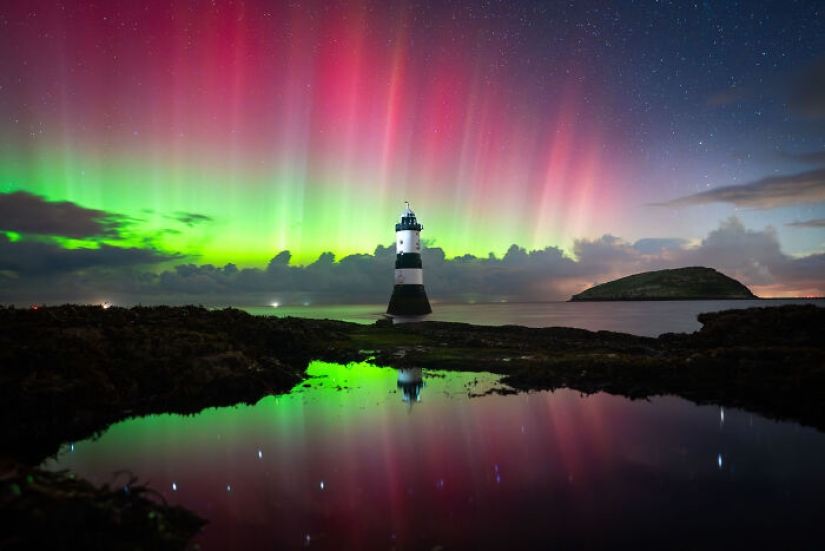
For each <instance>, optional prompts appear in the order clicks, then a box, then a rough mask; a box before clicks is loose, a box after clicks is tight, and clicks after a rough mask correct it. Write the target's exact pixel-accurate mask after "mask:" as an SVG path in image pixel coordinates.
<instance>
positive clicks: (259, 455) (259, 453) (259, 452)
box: [258, 450, 264, 459]
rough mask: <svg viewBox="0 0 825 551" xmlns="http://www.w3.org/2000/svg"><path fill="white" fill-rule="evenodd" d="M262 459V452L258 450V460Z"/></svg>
mask: <svg viewBox="0 0 825 551" xmlns="http://www.w3.org/2000/svg"><path fill="white" fill-rule="evenodd" d="M263 457H264V452H262V451H261V450H258V459H263Z"/></svg>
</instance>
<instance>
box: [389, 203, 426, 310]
mask: <svg viewBox="0 0 825 551" xmlns="http://www.w3.org/2000/svg"><path fill="white" fill-rule="evenodd" d="M423 229H424V226H422V225H421V224H419V223H418V220H417V219H416V217H415V213H414V212H413V211H412V210H410V204H409V203H407V208H406V209H405V210H404V212H402V213H401V222H399V223H398V224H396V225H395V285H394V286H393V290H392V296H391V297H390V304H389V306H387V313H388V314H394V315H401V316H420V315H424V314H429V313H431V312H432V308H430V301H429V299H428V298H427V292H426V291H425V290H424V273H423V266H422V265H421V230H423Z"/></svg>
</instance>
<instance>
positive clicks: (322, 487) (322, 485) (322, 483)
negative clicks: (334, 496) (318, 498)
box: [321, 480, 324, 490]
mask: <svg viewBox="0 0 825 551" xmlns="http://www.w3.org/2000/svg"><path fill="white" fill-rule="evenodd" d="M321 489H322V490H323V489H324V481H323V480H322V481H321Z"/></svg>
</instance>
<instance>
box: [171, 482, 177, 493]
mask: <svg viewBox="0 0 825 551" xmlns="http://www.w3.org/2000/svg"><path fill="white" fill-rule="evenodd" d="M172 490H173V491H175V492H177V491H178V485H177V484H176V483H174V482H173V483H172Z"/></svg>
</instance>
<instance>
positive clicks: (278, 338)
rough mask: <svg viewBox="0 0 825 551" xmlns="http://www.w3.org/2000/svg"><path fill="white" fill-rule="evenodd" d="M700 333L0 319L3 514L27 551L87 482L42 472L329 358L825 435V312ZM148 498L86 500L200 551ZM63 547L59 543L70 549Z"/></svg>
mask: <svg viewBox="0 0 825 551" xmlns="http://www.w3.org/2000/svg"><path fill="white" fill-rule="evenodd" d="M699 321H700V322H701V323H702V324H703V327H702V329H701V330H700V331H697V332H696V333H693V334H690V335H687V334H665V335H661V336H660V337H658V338H648V337H638V336H634V335H628V334H622V333H613V332H607V331H599V332H591V331H586V330H581V329H570V328H561V327H554V328H543V329H535V328H526V327H518V326H502V327H495V326H475V325H470V324H463V323H443V322H426V321H425V322H418V323H409V324H403V331H402V330H399V326H397V325H396V326H393V325H391V324H386V323H377V324H375V325H359V324H353V323H346V322H339V321H331V320H309V319H300V318H273V317H259V316H252V315H249V314H247V313H245V312H243V311H240V310H236V309H225V310H215V311H212V310H207V309H205V308H200V307H194V306H188V307H152V308H147V307H136V308H131V309H123V308H109V309H103V308H101V307H96V306H76V305H65V306H60V307H49V308H39V309H36V310H34V309H15V308H3V307H0V398H2V400H0V420H1V421H0V424H2V429H3V435H4V438H2V439H0V458H2V465H0V466H1V467H2V469H1V470H0V514H2V515H3V516H4V517H7V518H12V517H11V516H8V515H9V514H11V513H13V514H14V518H21V519H23V520H19V521H16V523H15V524H16V525H17V526H18V527H19V530H18V531H17V532H15V533H13V534H12V535H6V536H0V546H5V547H9V548H23V547H25V544H23V545H18V543H16V542H22V541H27V540H25V535H26V533H27V532H26V531H27V530H29V531H31V530H35V531H36V523H35V524H31V523H30V524H27V523H26V522H24V519H25V518H29V520H31V519H40V520H42V519H43V518H47V517H48V516H49V515H50V514H54V513H48V511H51V510H52V509H51V508H50V506H47V505H46V503H48V502H49V499H48V498H49V496H51V497H52V498H53V499H57V500H58V502H59V503H64V501H60V500H65V499H67V498H66V495H67V494H66V491H64V490H65V488H64V487H65V486H67V485H69V484H73V485H76V484H81V485H82V484H85V483H83V482H82V481H77V480H75V479H73V478H72V477H71V476H67V475H61V476H62V477H61V476H51V475H50V474H48V473H44V472H42V471H40V470H38V469H37V465H39V464H40V463H42V461H43V460H44V459H45V458H47V457H49V456H51V455H54V454H56V453H57V451H58V450H59V447H60V445H61V444H63V443H65V442H69V441H76V440H81V439H85V438H88V437H91V436H93V435H95V434H98V433H100V432H102V431H105V430H106V428H107V427H108V426H109V425H111V424H112V423H115V422H117V421H120V420H123V419H126V418H129V417H133V416H140V415H147V414H150V413H162V412H180V413H195V412H197V411H200V410H201V409H203V408H205V407H212V406H221V405H231V404H236V403H241V402H245V403H255V402H257V401H258V400H259V399H261V398H262V397H264V396H266V395H270V394H279V393H284V392H288V391H289V390H290V389H291V388H292V387H293V386H295V384H297V383H299V382H300V381H301V380H302V379H303V378H304V377H305V369H306V366H307V365H308V363H309V361H310V360H313V359H320V360H326V361H334V362H341V363H347V362H350V361H363V360H367V359H369V360H370V361H371V362H373V363H374V364H376V365H382V366H390V367H396V368H400V367H411V366H414V367H422V368H425V369H439V370H456V371H489V372H493V373H498V374H501V375H503V376H504V380H503V382H504V383H505V384H507V385H509V386H510V387H511V388H513V389H514V392H519V391H531V390H543V389H554V388H562V387H568V388H573V389H577V390H580V391H581V392H584V393H593V392H601V391H604V392H610V393H613V394H620V395H623V396H627V397H630V398H645V397H648V396H654V395H660V394H673V395H677V396H681V397H683V398H686V399H688V400H692V401H694V402H698V403H718V404H720V405H724V406H728V407H740V408H744V409H748V410H750V411H754V412H757V413H759V414H761V415H763V416H766V417H769V418H776V419H784V420H790V421H796V422H799V423H802V424H805V425H810V426H813V427H816V428H817V429H818V430H820V431H823V430H825V399H823V398H825V342H823V340H824V339H822V335H823V334H825V309H823V308H819V307H816V306H813V305H794V306H773V307H765V308H749V309H742V310H728V311H725V312H718V313H713V314H702V315H701V316H699ZM127 487H128V485H127ZM132 487H136V488H139V486H137V485H136V484H132ZM44 488H51V490H44ZM107 491H109V492H110V493H111V492H114V493H115V494H122V493H123V490H120V491H112V490H108V489H107ZM38 492H39V493H38ZM96 492H102V493H96ZM52 494H54V495H52ZM148 494H149V493H148V492H145V491H144V492H136V491H132V492H131V494H130V495H129V496H128V497H129V499H121V500H117V499H108V498H105V497H104V496H107V495H109V496H110V494H106V493H105V492H104V491H103V490H96V489H93V488H90V487H88V486H83V487H82V489H81V488H80V487H79V486H73V490H72V495H74V496H81V497H82V499H81V501H83V502H93V503H98V504H100V503H105V504H106V507H108V508H110V509H111V508H115V507H121V508H124V507H125V508H126V509H128V510H137V509H136V508H139V507H150V506H156V507H160V509H157V510H153V511H154V513H153V516H152V518H155V519H163V518H166V517H164V516H163V515H164V514H166V515H168V518H169V520H168V521H164V522H162V523H160V524H157V523H156V524H155V525H154V526H155V528H158V526H162V527H163V529H161V530H160V531H158V530H155V531H156V532H157V533H158V535H163V534H166V535H168V534H172V533H174V534H176V537H175V538H167V539H162V538H161V539H157V540H155V541H153V542H151V543H145V541H148V540H141V541H142V542H143V543H142V542H141V541H137V540H134V538H132V539H129V538H130V537H131V536H128V534H133V533H137V532H143V531H145V530H146V528H145V527H143V528H141V530H138V531H137V532H135V531H130V530H129V529H127V528H126V527H125V525H123V524H122V522H123V519H124V518H126V516H124V515H123V514H121V513H118V514H114V513H113V512H111V511H110V513H111V514H107V515H101V518H106V519H109V521H108V523H107V521H100V522H99V523H98V524H97V525H99V526H100V530H101V533H106V534H109V535H111V533H115V534H119V535H120V536H121V537H122V538H124V541H128V542H130V543H129V545H130V546H129V547H128V548H132V549H142V548H181V547H183V546H185V542H186V541H187V540H188V538H189V537H191V535H194V534H195V533H196V532H197V530H199V529H200V527H201V526H202V524H203V522H204V521H203V520H202V519H197V517H194V515H192V516H186V514H181V513H180V512H178V511H173V510H172V509H171V508H169V510H168V511H166V509H164V507H165V506H164V505H163V504H158V503H156V500H153V498H152V497H151V496H150V495H148ZM110 497H111V496H110ZM121 497H122V496H121ZM107 499H108V501H107ZM132 500H134V501H132ZM148 502H151V503H148ZM92 509H93V508H92ZM92 509H88V510H92ZM58 510H60V509H59V508H58ZM141 510H142V509H141ZM25 511H29V513H30V514H29V515H28V517H27V516H26V515H25V514H24V512H25ZM164 511H165V512H164ZM190 515H191V514H190ZM82 521H83V519H78V522H82ZM32 522H34V521H32ZM119 523H120V524H119ZM87 525H88V523H87ZM149 531H151V529H150V530H149ZM55 537H57V535H55ZM28 541H29V542H30V540H28ZM50 541H52V540H50ZM61 541H62V540H60V539H55V540H53V541H52V543H54V542H57V544H58V547H59V544H60V542H61ZM170 542H172V543H170Z"/></svg>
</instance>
